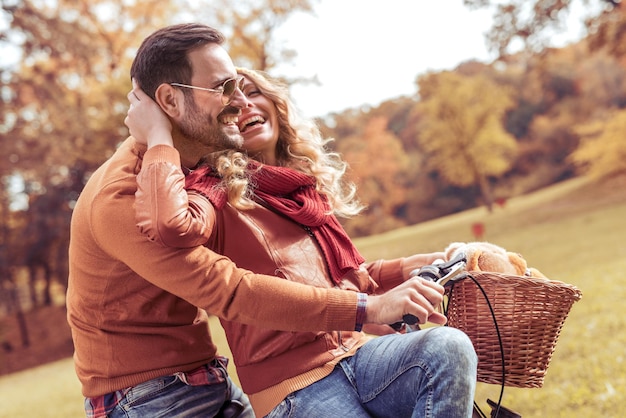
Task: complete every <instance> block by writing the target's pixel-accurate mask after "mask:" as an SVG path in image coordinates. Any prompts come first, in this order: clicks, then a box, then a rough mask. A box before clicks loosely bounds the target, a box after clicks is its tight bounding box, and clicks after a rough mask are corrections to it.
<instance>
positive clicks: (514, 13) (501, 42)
mask: <svg viewBox="0 0 626 418" xmlns="http://www.w3.org/2000/svg"><path fill="white" fill-rule="evenodd" d="M463 3H464V4H465V5H466V6H467V7H469V8H472V9H478V8H485V7H492V8H495V12H494V23H493V26H492V27H491V29H490V30H489V32H488V33H487V35H486V37H487V44H488V47H489V49H490V50H491V51H495V52H497V53H498V54H499V56H500V57H504V56H506V55H509V54H511V53H512V52H514V51H513V46H515V45H518V44H521V45H522V46H523V49H525V50H527V51H530V52H532V53H539V52H541V51H543V50H544V49H545V47H546V46H548V45H549V44H550V42H551V39H552V37H553V35H554V34H555V33H559V32H563V31H564V30H565V28H566V21H565V20H566V18H567V16H568V13H569V12H570V11H571V10H572V9H573V8H574V7H575V5H580V6H582V8H583V9H584V10H585V11H586V13H587V14H586V16H585V17H584V24H585V27H586V28H587V31H588V33H589V34H590V35H591V37H592V38H593V39H594V43H593V45H591V47H592V50H595V49H597V48H598V47H603V46H606V47H607V48H608V49H609V50H611V51H613V52H614V53H619V54H621V55H623V53H624V52H625V50H624V46H623V45H624V42H623V41H624V39H622V38H623V36H624V35H623V34H624V29H625V28H626V20H625V17H624V15H623V9H624V8H623V7H621V6H622V5H621V2H620V0H579V1H573V0H532V1H528V0H505V1H500V0H464V1H463Z"/></svg>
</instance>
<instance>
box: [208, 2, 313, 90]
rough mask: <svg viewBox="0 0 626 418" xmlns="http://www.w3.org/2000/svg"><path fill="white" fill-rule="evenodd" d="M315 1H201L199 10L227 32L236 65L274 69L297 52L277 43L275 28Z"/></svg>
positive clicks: (304, 11)
mask: <svg viewBox="0 0 626 418" xmlns="http://www.w3.org/2000/svg"><path fill="white" fill-rule="evenodd" d="M316 1H317V0H263V1H258V0H239V1H237V3H236V5H235V4H234V3H233V2H232V1H229V0H212V1H204V2H200V3H199V5H198V6H197V7H196V10H197V12H196V14H197V15H200V16H205V17H206V19H207V21H209V22H212V24H213V25H215V27H218V28H220V30H222V32H224V34H225V35H226V37H227V39H228V44H227V48H228V51H229V53H230V55H231V56H232V57H233V59H234V61H235V63H236V64H237V65H241V66H244V67H249V68H254V69H256V70H261V71H266V72H270V73H271V72H272V70H273V69H274V68H275V67H277V66H278V65H279V64H282V63H285V62H289V61H291V60H292V59H293V58H294V57H295V56H296V51H295V50H293V49H289V48H286V47H285V46H284V45H283V44H280V43H278V39H277V37H276V35H275V34H276V31H277V30H278V29H279V28H280V26H281V25H282V24H283V23H284V22H285V21H286V20H287V19H288V18H289V16H291V15H293V14H295V13H312V12H313V4H314V3H315V2H316ZM273 75H275V76H279V75H278V74H273ZM290 81H291V82H295V81H308V80H304V79H298V80H290Z"/></svg>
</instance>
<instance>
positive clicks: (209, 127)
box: [178, 99, 243, 151]
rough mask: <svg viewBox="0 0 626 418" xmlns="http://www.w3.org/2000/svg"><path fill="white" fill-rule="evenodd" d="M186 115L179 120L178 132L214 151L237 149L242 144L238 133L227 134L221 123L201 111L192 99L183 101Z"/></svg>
mask: <svg viewBox="0 0 626 418" xmlns="http://www.w3.org/2000/svg"><path fill="white" fill-rule="evenodd" d="M185 107H186V108H187V110H188V112H187V117H186V118H185V119H184V120H183V121H181V122H180V125H179V127H178V128H179V130H180V133H181V134H182V135H183V136H184V137H185V138H187V139H189V140H191V141H194V142H198V143H200V144H202V145H204V146H205V147H208V148H211V149H212V150H214V151H218V150H224V149H239V148H241V146H242V145H243V137H242V136H241V134H240V133H237V134H228V133H226V132H224V130H223V127H222V125H221V124H220V123H219V122H218V121H217V120H216V119H213V118H212V117H211V116H209V115H208V114H206V113H204V112H202V109H201V108H200V107H198V106H197V105H196V103H195V101H194V100H193V99H191V100H187V101H186V103H185Z"/></svg>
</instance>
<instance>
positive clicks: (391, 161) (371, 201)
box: [337, 117, 409, 236]
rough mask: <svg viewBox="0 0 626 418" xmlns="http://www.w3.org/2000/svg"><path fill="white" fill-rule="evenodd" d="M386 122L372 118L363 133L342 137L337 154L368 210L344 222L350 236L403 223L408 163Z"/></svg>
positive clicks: (382, 119) (361, 234)
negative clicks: (401, 213) (399, 212)
mask: <svg viewBox="0 0 626 418" xmlns="http://www.w3.org/2000/svg"><path fill="white" fill-rule="evenodd" d="M387 123H388V120H387V119H386V118H384V117H373V118H371V119H369V120H368V121H367V124H366V125H365V127H364V128H363V129H362V132H360V133H359V134H356V135H352V136H349V137H346V138H342V140H341V141H339V142H338V144H337V149H338V151H339V152H340V153H341V154H342V156H343V158H344V159H345V160H346V161H347V162H348V163H349V165H350V177H351V178H352V179H353V180H354V181H355V183H356V185H357V187H358V197H359V199H360V200H361V201H362V202H363V203H364V204H365V205H366V206H367V210H366V211H365V212H364V213H363V214H361V215H359V216H358V217H355V218H353V219H350V220H349V221H347V222H345V224H346V230H347V231H348V233H350V234H351V235H353V236H364V235H371V234H376V233H380V232H384V231H388V230H390V229H394V228H398V227H401V226H403V225H405V223H404V222H403V221H402V220H401V219H399V218H398V216H397V213H396V211H397V210H398V207H400V206H401V205H403V204H404V203H405V202H406V187H407V185H406V170H407V168H408V164H409V160H408V158H407V156H406V154H405V152H404V149H403V148H402V144H401V143H400V140H399V139H398V138H397V137H396V136H395V135H394V134H393V133H391V132H389V131H388V130H387Z"/></svg>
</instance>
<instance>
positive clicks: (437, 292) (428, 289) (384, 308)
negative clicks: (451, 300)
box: [365, 277, 447, 325]
mask: <svg viewBox="0 0 626 418" xmlns="http://www.w3.org/2000/svg"><path fill="white" fill-rule="evenodd" d="M443 294H444V288H443V286H440V285H438V284H437V283H434V282H432V281H430V280H426V279H423V278H421V277H415V278H413V279H411V280H408V281H406V282H404V283H402V284H401V285H399V286H396V287H395V288H393V289H391V290H389V291H388V292H386V293H383V294H382V295H370V296H368V299H367V307H366V311H365V323H373V324H393V323H396V322H399V321H402V316H403V315H405V314H411V315H414V316H416V317H417V318H418V320H419V323H420V324H425V323H426V322H432V323H434V324H439V325H443V324H445V323H446V320H447V319H446V317H445V315H443V314H442V313H440V312H438V311H437V310H436V306H439V305H440V304H441V302H442V301H443Z"/></svg>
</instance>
